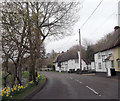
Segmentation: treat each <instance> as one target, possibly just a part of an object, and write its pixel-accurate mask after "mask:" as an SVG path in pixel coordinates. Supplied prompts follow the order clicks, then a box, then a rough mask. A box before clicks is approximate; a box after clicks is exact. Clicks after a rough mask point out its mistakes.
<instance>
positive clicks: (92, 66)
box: [90, 62, 95, 70]
mask: <svg viewBox="0 0 120 101" xmlns="http://www.w3.org/2000/svg"><path fill="white" fill-rule="evenodd" d="M90 69H91V70H95V62H91V68H90Z"/></svg>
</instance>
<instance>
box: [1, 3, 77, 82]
mask: <svg viewBox="0 0 120 101" xmlns="http://www.w3.org/2000/svg"><path fill="white" fill-rule="evenodd" d="M77 5H78V3H75V2H68V3H67V2H9V3H4V4H3V7H4V9H3V10H2V14H3V19H2V25H3V29H4V30H5V32H6V33H7V35H8V36H7V38H8V41H9V42H11V46H12V48H13V49H12V51H13V53H12V55H11V56H10V57H9V58H10V59H11V60H12V61H13V63H14V65H15V77H16V78H17V80H18V81H19V83H20V84H21V80H20V78H19V77H17V73H18V72H17V71H18V67H21V66H20V65H21V60H22V58H23V57H24V56H25V54H26V55H29V56H30V64H31V65H30V68H29V72H30V73H29V80H30V81H31V80H33V81H34V82H35V81H36V80H35V65H36V61H37V59H39V58H40V47H41V45H42V43H43V42H44V40H45V39H46V38H47V37H48V36H63V35H67V34H68V33H67V31H66V30H68V29H70V27H71V26H72V25H73V24H74V23H75V21H77V18H74V15H75V14H76V11H75V10H76V9H78V7H77Z"/></svg>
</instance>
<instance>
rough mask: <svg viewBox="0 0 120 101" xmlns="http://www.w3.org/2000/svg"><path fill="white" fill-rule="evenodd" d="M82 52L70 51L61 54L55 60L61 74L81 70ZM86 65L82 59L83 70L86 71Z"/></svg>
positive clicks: (56, 67)
mask: <svg viewBox="0 0 120 101" xmlns="http://www.w3.org/2000/svg"><path fill="white" fill-rule="evenodd" d="M79 53H80V52H76V51H73V50H68V51H67V52H62V53H59V54H58V56H57V57H56V59H55V60H54V63H55V69H56V71H59V72H74V71H77V70H78V69H80V63H79V62H80V55H79ZM86 67H87V66H86V63H85V62H84V60H83V59H82V70H83V69H85V68H86Z"/></svg>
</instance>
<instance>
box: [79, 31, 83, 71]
mask: <svg viewBox="0 0 120 101" xmlns="http://www.w3.org/2000/svg"><path fill="white" fill-rule="evenodd" d="M79 46H80V59H79V62H80V72H81V71H82V54H81V33H80V29H79Z"/></svg>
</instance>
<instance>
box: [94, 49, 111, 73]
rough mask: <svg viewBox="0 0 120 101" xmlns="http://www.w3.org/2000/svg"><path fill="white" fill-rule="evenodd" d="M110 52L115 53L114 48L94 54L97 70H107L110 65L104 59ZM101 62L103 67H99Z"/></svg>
mask: <svg viewBox="0 0 120 101" xmlns="http://www.w3.org/2000/svg"><path fill="white" fill-rule="evenodd" d="M109 54H113V49H110V50H107V51H103V52H99V53H96V54H95V55H94V60H95V68H96V72H107V69H106V68H108V67H109V65H108V64H106V63H105V62H104V59H105V58H106V57H108V56H109ZM99 56H100V58H99ZM99 64H101V68H99Z"/></svg>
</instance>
